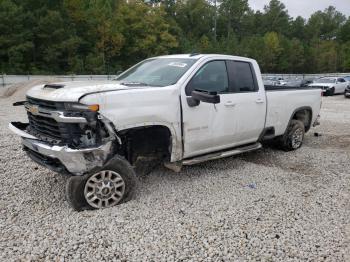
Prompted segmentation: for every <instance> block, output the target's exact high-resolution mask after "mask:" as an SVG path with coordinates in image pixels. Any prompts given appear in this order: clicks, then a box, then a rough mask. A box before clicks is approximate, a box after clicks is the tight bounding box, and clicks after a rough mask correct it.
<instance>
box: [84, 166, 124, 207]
mask: <svg viewBox="0 0 350 262" xmlns="http://www.w3.org/2000/svg"><path fill="white" fill-rule="evenodd" d="M124 192H125V183H124V180H123V178H122V177H121V176H120V175H119V174H118V173H117V172H114V171H111V170H103V171H100V172H98V173H96V174H94V175H92V176H90V177H89V179H88V180H87V181H86V184H85V188H84V196H85V199H86V201H87V202H88V204H89V205H90V206H92V207H94V208H107V207H111V206H115V205H116V204H118V203H119V202H120V200H121V199H122V198H123V196H124Z"/></svg>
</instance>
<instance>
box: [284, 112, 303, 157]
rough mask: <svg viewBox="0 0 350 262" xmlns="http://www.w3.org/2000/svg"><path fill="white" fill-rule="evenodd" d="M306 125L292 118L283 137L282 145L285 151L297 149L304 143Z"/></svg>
mask: <svg viewBox="0 0 350 262" xmlns="http://www.w3.org/2000/svg"><path fill="white" fill-rule="evenodd" d="M304 135H305V127H304V124H303V122H301V121H299V120H295V119H292V120H291V121H290V124H289V126H288V127H287V130H286V132H285V134H284V135H283V137H282V138H281V141H280V145H281V147H282V149H283V150H284V151H292V150H297V149H298V148H300V147H301V146H302V144H303V140H304Z"/></svg>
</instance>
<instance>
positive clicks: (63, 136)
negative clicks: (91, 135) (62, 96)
mask: <svg viewBox="0 0 350 262" xmlns="http://www.w3.org/2000/svg"><path fill="white" fill-rule="evenodd" d="M27 101H28V102H29V103H30V104H32V105H37V106H39V107H40V108H42V109H46V110H49V111H56V110H60V111H62V110H63V109H64V105H63V103H57V102H52V101H47V100H41V99H35V98H32V97H27ZM27 115H28V120H29V127H28V132H29V133H31V134H32V135H34V136H36V137H38V138H40V139H41V140H43V141H46V142H49V143H53V144H71V143H72V142H73V140H74V138H77V135H78V136H79V135H80V134H81V130H80V128H79V125H78V124H70V123H58V122H57V121H56V120H54V119H52V118H50V117H45V116H41V115H34V114H32V113H30V112H27Z"/></svg>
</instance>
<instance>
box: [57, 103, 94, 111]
mask: <svg viewBox="0 0 350 262" xmlns="http://www.w3.org/2000/svg"><path fill="white" fill-rule="evenodd" d="M64 107H65V108H66V110H69V111H91V112H97V111H98V110H99V109H100V106H99V105H98V104H95V105H84V104H79V103H65V104H64Z"/></svg>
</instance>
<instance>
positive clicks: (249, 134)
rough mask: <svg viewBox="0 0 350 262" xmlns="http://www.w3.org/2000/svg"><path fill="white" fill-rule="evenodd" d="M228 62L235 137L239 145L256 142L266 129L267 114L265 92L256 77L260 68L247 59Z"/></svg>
mask: <svg viewBox="0 0 350 262" xmlns="http://www.w3.org/2000/svg"><path fill="white" fill-rule="evenodd" d="M226 64H227V70H228V76H229V90H230V93H231V94H232V96H231V100H232V104H234V110H232V115H231V121H235V122H236V125H235V130H234V131H233V139H234V141H235V142H236V144H237V145H240V144H247V143H252V142H256V141H257V140H258V138H259V136H260V134H261V132H262V130H263V129H264V126H265V116H266V96H265V92H264V90H263V89H259V83H258V79H257V77H256V74H260V70H259V68H258V66H257V65H256V68H254V65H253V64H252V63H250V62H246V61H236V60H228V61H227V62H226ZM255 70H259V72H256V73H255ZM260 84H262V83H260Z"/></svg>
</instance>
